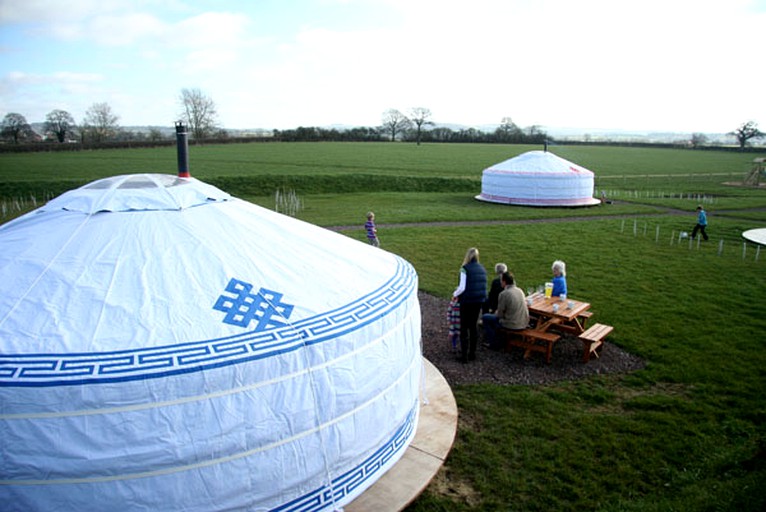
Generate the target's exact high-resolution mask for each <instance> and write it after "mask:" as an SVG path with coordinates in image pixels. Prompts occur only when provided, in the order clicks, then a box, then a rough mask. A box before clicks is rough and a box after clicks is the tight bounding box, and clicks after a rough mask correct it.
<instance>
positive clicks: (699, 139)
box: [689, 132, 707, 149]
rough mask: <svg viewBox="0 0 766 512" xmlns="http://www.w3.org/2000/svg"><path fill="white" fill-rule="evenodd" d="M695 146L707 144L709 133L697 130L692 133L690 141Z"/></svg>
mask: <svg viewBox="0 0 766 512" xmlns="http://www.w3.org/2000/svg"><path fill="white" fill-rule="evenodd" d="M689 143H690V144H691V146H692V147H693V148H695V149H696V148H699V147H702V146H704V145H705V144H707V135H705V134H704V133H699V132H695V133H692V138H691V140H690V141H689Z"/></svg>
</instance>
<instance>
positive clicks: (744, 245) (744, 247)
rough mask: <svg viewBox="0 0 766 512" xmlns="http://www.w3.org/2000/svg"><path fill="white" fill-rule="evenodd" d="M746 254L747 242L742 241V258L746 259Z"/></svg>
mask: <svg viewBox="0 0 766 512" xmlns="http://www.w3.org/2000/svg"><path fill="white" fill-rule="evenodd" d="M745 254H747V242H742V259H743V260H744V259H745Z"/></svg>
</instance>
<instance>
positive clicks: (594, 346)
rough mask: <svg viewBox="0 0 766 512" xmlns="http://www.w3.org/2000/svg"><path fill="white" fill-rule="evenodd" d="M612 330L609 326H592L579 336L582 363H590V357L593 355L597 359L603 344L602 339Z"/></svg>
mask: <svg viewBox="0 0 766 512" xmlns="http://www.w3.org/2000/svg"><path fill="white" fill-rule="evenodd" d="M613 330H614V327H612V326H611V325H604V324H594V325H593V326H591V327H590V328H589V329H588V330H587V331H585V332H584V333H582V334H580V336H579V338H580V340H582V343H583V352H582V362H583V363H587V362H588V361H590V355H591V354H594V355H595V356H596V357H598V352H597V350H598V351H600V350H601V348H602V346H603V344H604V338H606V337H607V336H608V335H609V333H611V332H612V331H613Z"/></svg>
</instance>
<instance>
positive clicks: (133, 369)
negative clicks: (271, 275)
mask: <svg viewBox="0 0 766 512" xmlns="http://www.w3.org/2000/svg"><path fill="white" fill-rule="evenodd" d="M396 261H397V267H396V271H395V273H394V275H393V276H392V277H391V278H390V279H389V280H388V281H387V282H386V283H384V284H383V285H382V286H380V287H379V288H378V289H377V290H374V291H372V292H370V293H369V294H367V295H365V296H362V297H360V298H358V299H356V300H355V301H353V302H351V303H349V304H347V305H345V306H342V307H340V308H337V309H334V310H330V311H327V312H324V313H322V314H319V315H316V316H314V317H311V318H306V319H303V320H299V321H296V322H292V323H290V324H289V325H284V326H275V327H274V328H270V329H265V330H262V331H259V330H258V327H256V329H255V330H251V331H248V332H246V333H243V334H238V335H236V336H229V337H225V338H217V339H211V340H204V341H196V342H188V343H181V344H176V345H168V346H160V347H153V348H145V349H134V350H120V351H110V352H93V353H75V354H0V387H5V386H13V387H16V386H33V387H37V386H70V385H82V384H100V383H106V382H124V381H131V380H143V379H154V378H161V377H166V376H169V375H179V374H183V373H192V372H198V371H202V370H206V369H211V368H219V367H223V366H230V365H235V364H240V363H244V362H247V361H252V360H255V359H263V358H267V357H271V356H274V355H277V354H282V353H286V352H291V351H294V350H298V349H299V348H301V347H302V346H304V345H313V344H316V343H323V342H326V341H328V340H332V339H334V338H337V337H339V336H343V335H345V334H348V333H349V332H352V331H355V330H358V329H361V328H363V327H364V326H366V325H368V324H370V323H371V322H374V321H375V320H377V319H379V318H381V317H384V316H386V315H388V314H390V313H391V312H393V311H395V310H396V309H397V308H398V307H399V306H400V305H401V304H402V303H404V302H405V301H406V300H407V299H408V297H410V295H411V294H412V293H413V291H415V292H416V290H415V288H416V286H417V274H416V273H415V269H414V268H413V267H412V266H411V265H410V264H409V263H407V262H406V261H404V260H403V259H401V258H398V257H397V259H396ZM270 293H271V292H270ZM290 307H292V306H290Z"/></svg>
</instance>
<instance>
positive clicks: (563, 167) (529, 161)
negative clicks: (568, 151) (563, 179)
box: [486, 151, 593, 176]
mask: <svg viewBox="0 0 766 512" xmlns="http://www.w3.org/2000/svg"><path fill="white" fill-rule="evenodd" d="M486 170H487V171H494V172H512V173H530V174H545V175H549V174H556V173H563V174H571V173H575V174H583V175H588V176H593V172H592V171H589V170H588V169H586V168H585V167H582V166H580V165H577V164H575V163H573V162H570V161H569V160H566V159H564V158H561V157H560V156H558V155H555V154H553V153H551V152H550V151H527V152H526V153H522V154H520V155H518V156H515V157H513V158H509V159H508V160H504V161H502V162H499V163H496V164H494V165H491V166H489V167H488V168H487V169H486Z"/></svg>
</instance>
